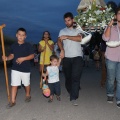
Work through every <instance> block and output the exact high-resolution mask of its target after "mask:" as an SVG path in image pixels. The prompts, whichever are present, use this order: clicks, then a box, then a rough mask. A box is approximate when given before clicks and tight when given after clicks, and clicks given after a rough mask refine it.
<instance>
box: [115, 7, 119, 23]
mask: <svg viewBox="0 0 120 120" xmlns="http://www.w3.org/2000/svg"><path fill="white" fill-rule="evenodd" d="M115 15H116V19H117V21H118V22H120V7H119V8H117V9H116V12H115Z"/></svg>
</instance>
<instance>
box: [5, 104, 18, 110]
mask: <svg viewBox="0 0 120 120" xmlns="http://www.w3.org/2000/svg"><path fill="white" fill-rule="evenodd" d="M15 105H16V103H9V104H8V105H7V106H6V108H7V109H10V108H12V107H13V106H15Z"/></svg>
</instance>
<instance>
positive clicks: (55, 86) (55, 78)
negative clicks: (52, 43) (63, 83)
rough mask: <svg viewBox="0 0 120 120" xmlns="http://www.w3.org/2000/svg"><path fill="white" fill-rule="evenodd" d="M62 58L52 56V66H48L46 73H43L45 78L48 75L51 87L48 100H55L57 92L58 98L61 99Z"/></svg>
mask: <svg viewBox="0 0 120 120" xmlns="http://www.w3.org/2000/svg"><path fill="white" fill-rule="evenodd" d="M60 62H61V59H59V58H58V57H57V56H56V55H52V56H51V57H50V64H51V65H50V66H48V67H47V71H46V73H43V77H44V79H46V77H47V76H48V86H49V88H50V92H51V93H50V99H49V101H48V102H52V101H53V96H54V94H56V97H57V100H58V101H60V94H61V89H60V81H59V66H60Z"/></svg>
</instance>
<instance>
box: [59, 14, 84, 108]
mask: <svg viewBox="0 0 120 120" xmlns="http://www.w3.org/2000/svg"><path fill="white" fill-rule="evenodd" d="M64 20H65V24H66V28H64V29H62V30H60V33H59V36H58V46H59V48H60V50H61V52H60V57H61V58H64V59H63V71H64V74H65V87H66V89H67V91H68V93H69V94H70V101H71V102H72V104H73V105H75V106H77V105H78V103H77V101H76V100H77V99H78V96H79V90H80V78H81V74H82V69H83V58H82V57H83V53H82V48H81V45H80V41H81V40H82V36H81V35H80V34H79V33H80V32H81V31H80V30H78V29H75V28H73V23H74V19H73V14H72V13H71V12H68V13H65V14H64Z"/></svg>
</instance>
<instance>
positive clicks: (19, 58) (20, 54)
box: [2, 28, 34, 108]
mask: <svg viewBox="0 0 120 120" xmlns="http://www.w3.org/2000/svg"><path fill="white" fill-rule="evenodd" d="M16 37H17V42H16V43H14V44H13V45H12V46H11V51H10V55H9V56H8V57H6V56H3V57H2V58H3V60H4V59H5V60H6V61H8V60H12V62H13V65H12V70H11V86H12V88H11V102H10V103H9V104H8V105H7V108H11V107H13V106H15V104H16V95H17V88H18V86H20V85H21V82H22V84H23V85H24V86H25V92H26V98H25V102H30V100H31V96H30V60H31V59H33V58H34V52H33V49H32V46H31V45H30V44H29V43H25V39H26V30H25V29H24V28H19V29H18V30H17V33H16Z"/></svg>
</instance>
